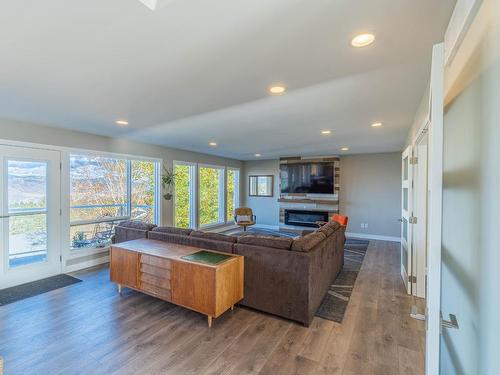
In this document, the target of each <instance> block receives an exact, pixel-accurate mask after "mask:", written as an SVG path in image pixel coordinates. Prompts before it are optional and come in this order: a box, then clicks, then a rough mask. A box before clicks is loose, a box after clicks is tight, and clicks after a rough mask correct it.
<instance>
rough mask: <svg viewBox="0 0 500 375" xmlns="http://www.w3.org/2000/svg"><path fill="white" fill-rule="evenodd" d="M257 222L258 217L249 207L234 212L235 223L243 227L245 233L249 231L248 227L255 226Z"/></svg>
mask: <svg viewBox="0 0 500 375" xmlns="http://www.w3.org/2000/svg"><path fill="white" fill-rule="evenodd" d="M256 220H257V218H256V216H255V215H254V214H253V211H252V209H251V208H249V207H240V208H237V209H236V210H234V222H235V223H236V224H237V225H239V226H240V227H243V230H244V231H246V230H247V227H249V226H252V225H255V223H256Z"/></svg>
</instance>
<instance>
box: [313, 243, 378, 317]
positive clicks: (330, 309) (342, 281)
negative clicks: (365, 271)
mask: <svg viewBox="0 0 500 375" xmlns="http://www.w3.org/2000/svg"><path fill="white" fill-rule="evenodd" d="M369 243H370V242H369V241H368V240H361V239H355V238H349V239H347V241H346V243H345V246H344V268H343V269H342V271H341V272H340V274H339V275H338V276H337V278H336V279H335V281H334V282H333V284H332V285H331V286H330V289H329V290H328V293H327V294H326V296H325V298H324V299H323V302H321V305H320V306H319V309H318V311H316V316H318V317H320V318H323V319H327V320H332V321H334V322H337V323H342V320H343V319H344V314H345V311H346V309H347V305H348V304H349V299H350V298H351V294H352V290H353V288H354V283H355V282H356V278H357V277H358V273H359V270H360V269H361V264H363V259H364V257H365V254H366V250H367V249H368V245H369Z"/></svg>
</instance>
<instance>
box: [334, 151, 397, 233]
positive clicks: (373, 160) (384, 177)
mask: <svg viewBox="0 0 500 375" xmlns="http://www.w3.org/2000/svg"><path fill="white" fill-rule="evenodd" d="M340 213H341V214H343V215H347V216H349V226H348V232H351V233H361V234H364V235H377V236H389V237H400V223H399V222H398V219H399V218H401V153H399V152H393V153H382V154H363V155H352V156H342V157H341V158H340ZM361 223H366V224H368V228H361Z"/></svg>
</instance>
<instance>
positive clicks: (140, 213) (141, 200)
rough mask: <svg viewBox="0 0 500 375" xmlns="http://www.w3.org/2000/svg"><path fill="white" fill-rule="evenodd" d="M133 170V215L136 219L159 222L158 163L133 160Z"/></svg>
mask: <svg viewBox="0 0 500 375" xmlns="http://www.w3.org/2000/svg"><path fill="white" fill-rule="evenodd" d="M131 171H132V181H131V182H132V186H131V196H130V198H131V210H132V212H131V217H132V218H133V219H134V220H141V221H144V222H147V223H157V222H158V219H157V218H156V216H157V212H156V211H157V210H156V207H155V202H156V201H157V200H158V199H157V196H156V193H157V189H156V181H157V173H158V172H157V171H158V168H157V163H154V162H150V161H144V160H132V161H131Z"/></svg>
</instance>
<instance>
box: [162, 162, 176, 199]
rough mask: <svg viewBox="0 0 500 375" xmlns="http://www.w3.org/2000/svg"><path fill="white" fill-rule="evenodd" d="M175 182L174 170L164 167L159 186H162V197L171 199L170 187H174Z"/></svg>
mask: <svg viewBox="0 0 500 375" xmlns="http://www.w3.org/2000/svg"><path fill="white" fill-rule="evenodd" d="M174 183H175V172H174V171H173V169H168V168H164V169H163V174H162V176H161V186H162V187H163V191H164V194H163V198H164V199H165V200H167V201H169V200H171V199H172V197H173V195H172V189H173V187H174Z"/></svg>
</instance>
